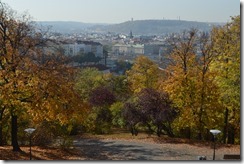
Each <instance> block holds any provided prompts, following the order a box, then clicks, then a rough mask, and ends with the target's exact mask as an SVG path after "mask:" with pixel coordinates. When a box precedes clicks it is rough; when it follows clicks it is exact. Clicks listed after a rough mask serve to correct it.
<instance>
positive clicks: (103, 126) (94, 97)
mask: <svg viewBox="0 0 244 164" xmlns="http://www.w3.org/2000/svg"><path fill="white" fill-rule="evenodd" d="M115 100H116V98H115V96H114V94H113V93H112V92H111V91H110V90H108V89H107V88H105V87H98V88H95V89H94V90H93V91H92V92H91V94H90V98H89V102H90V104H91V105H92V106H93V108H92V111H91V115H92V116H93V120H91V121H92V122H91V124H93V125H94V129H92V130H94V131H95V133H107V132H108V131H109V129H110V128H111V123H112V114H111V111H110V110H109V108H110V106H111V105H112V104H113V103H114V102H115Z"/></svg>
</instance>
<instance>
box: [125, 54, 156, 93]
mask: <svg viewBox="0 0 244 164" xmlns="http://www.w3.org/2000/svg"><path fill="white" fill-rule="evenodd" d="M159 72H160V71H159V68H158V66H157V64H155V63H154V62H152V61H151V60H150V59H148V58H147V57H146V56H139V57H137V58H136V59H135V63H134V64H133V66H132V68H131V70H128V71H127V72H126V75H127V79H128V83H129V86H130V89H131V91H132V92H133V93H139V92H140V91H141V90H142V89H144V88H154V89H156V88H157V85H158V78H159Z"/></svg>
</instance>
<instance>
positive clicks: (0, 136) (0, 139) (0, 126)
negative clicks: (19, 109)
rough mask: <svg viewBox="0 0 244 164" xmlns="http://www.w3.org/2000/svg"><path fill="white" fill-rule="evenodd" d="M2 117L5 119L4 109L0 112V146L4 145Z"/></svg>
mask: <svg viewBox="0 0 244 164" xmlns="http://www.w3.org/2000/svg"><path fill="white" fill-rule="evenodd" d="M2 119H3V110H1V113H0V146H3V123H2Z"/></svg>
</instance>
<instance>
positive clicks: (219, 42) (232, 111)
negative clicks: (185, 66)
mask: <svg viewBox="0 0 244 164" xmlns="http://www.w3.org/2000/svg"><path fill="white" fill-rule="evenodd" d="M212 35H213V42H214V47H213V51H214V53H215V54H216V55H217V56H218V57H217V58H216V59H215V60H214V62H213V64H212V65H211V71H213V72H215V73H216V75H217V76H216V79H215V82H216V83H217V85H218V87H219V90H220V96H219V98H220V99H219V100H220V102H221V103H222V104H223V105H224V112H223V114H224V128H223V142H226V139H227V138H228V140H227V142H228V143H234V142H235V138H237V139H238V138H239V137H240V136H239V134H240V108H241V106H240V96H241V94H240V82H241V78H240V63H241V56H240V54H241V53H240V52H241V47H240V46H241V44H240V41H241V38H240V37H241V31H240V16H236V17H232V20H231V22H229V23H227V24H226V25H224V26H223V27H215V28H214V29H213V34H212Z"/></svg>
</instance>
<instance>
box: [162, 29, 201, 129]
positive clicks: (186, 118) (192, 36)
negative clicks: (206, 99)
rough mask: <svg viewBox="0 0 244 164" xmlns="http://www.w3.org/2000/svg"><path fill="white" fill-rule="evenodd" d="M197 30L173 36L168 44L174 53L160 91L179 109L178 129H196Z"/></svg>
mask: <svg viewBox="0 0 244 164" xmlns="http://www.w3.org/2000/svg"><path fill="white" fill-rule="evenodd" d="M196 32H197V31H196V30H195V29H192V30H190V31H184V32H183V33H182V34H178V35H174V36H172V37H171V38H170V39H169V40H168V42H169V45H170V47H172V51H171V53H170V54H169V59H170V63H169V65H168V67H167V68H166V70H165V72H166V73H167V74H166V75H167V77H166V79H165V80H164V81H162V83H161V85H160V88H161V89H160V90H162V91H166V92H167V93H168V94H169V96H170V99H171V100H172V101H173V103H174V105H175V106H176V107H177V108H179V111H180V114H179V117H178V118H177V120H178V121H177V122H178V125H177V128H179V129H180V128H185V127H189V128H195V129H196V122H195V117H196V112H197V111H196V108H195V104H196V102H197V100H196V94H197V93H196V90H197V88H196V83H197V81H198V79H197V76H196V68H195V66H196V55H195V47H194V44H195V43H196V36H197V34H196Z"/></svg>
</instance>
